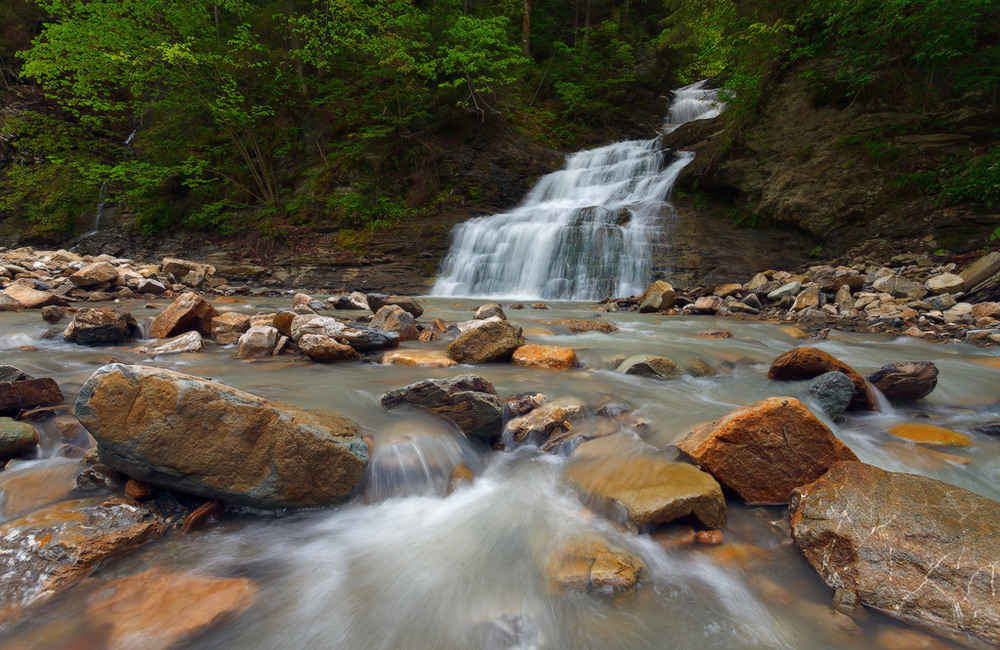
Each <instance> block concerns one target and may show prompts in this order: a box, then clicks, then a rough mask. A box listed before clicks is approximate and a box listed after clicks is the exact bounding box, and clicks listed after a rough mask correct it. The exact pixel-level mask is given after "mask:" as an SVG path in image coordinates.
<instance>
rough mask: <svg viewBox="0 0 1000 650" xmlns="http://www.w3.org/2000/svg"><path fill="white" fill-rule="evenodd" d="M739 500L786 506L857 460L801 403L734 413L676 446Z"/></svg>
mask: <svg viewBox="0 0 1000 650" xmlns="http://www.w3.org/2000/svg"><path fill="white" fill-rule="evenodd" d="M676 444H677V448H678V449H680V450H681V451H683V452H684V453H686V454H687V455H688V456H690V457H691V458H693V459H694V461H695V462H696V463H698V464H699V465H701V467H702V468H703V469H705V470H706V471H707V472H709V473H710V474H711V475H712V476H714V477H715V478H716V479H718V481H719V482H720V483H722V485H723V486H725V487H726V488H727V489H729V490H732V491H733V492H734V493H735V494H736V496H737V497H739V498H740V500H742V501H744V502H745V503H748V504H750V505H776V504H782V503H786V502H787V501H788V495H789V494H790V493H791V491H792V490H793V489H795V488H796V487H799V486H800V485H805V484H806V483H809V482H810V481H814V480H816V479H817V478H819V477H820V476H822V474H823V473H824V472H825V471H826V470H827V468H828V467H830V465H832V464H833V463H835V462H837V461H840V460H857V456H855V455H854V452H852V451H851V450H850V449H849V448H848V447H847V446H846V445H845V444H844V443H842V442H841V441H840V440H838V439H837V437H836V436H834V435H833V432H832V431H830V429H829V428H827V426H826V425H825V424H823V423H822V422H821V421H820V420H819V419H818V418H817V417H816V416H815V415H813V414H812V413H811V412H810V411H809V409H807V408H806V407H805V406H804V405H803V404H802V402H800V401H798V400H797V399H795V398H793V397H770V398H768V399H765V400H761V401H760V402H757V403H756V404H753V405H751V406H746V407H743V408H739V409H736V410H734V411H730V412H729V413H728V414H726V415H725V416H723V417H721V418H719V419H718V420H715V421H714V422H709V423H708V424H705V425H702V426H700V427H698V428H696V429H694V430H693V431H691V433H689V434H688V435H687V436H685V437H684V439H683V440H681V441H679V442H677V443H676Z"/></svg>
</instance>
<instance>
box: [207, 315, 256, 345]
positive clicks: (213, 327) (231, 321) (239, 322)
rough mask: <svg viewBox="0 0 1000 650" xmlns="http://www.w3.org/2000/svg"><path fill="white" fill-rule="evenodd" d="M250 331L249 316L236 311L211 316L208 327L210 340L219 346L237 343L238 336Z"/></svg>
mask: <svg viewBox="0 0 1000 650" xmlns="http://www.w3.org/2000/svg"><path fill="white" fill-rule="evenodd" d="M248 329H250V316H249V315H248V314H243V313H240V312H238V311H227V312H223V313H221V314H219V315H218V316H213V317H212V321H211V323H210V325H209V330H210V331H211V334H212V338H213V339H215V342H216V343H218V344H219V345H232V344H234V343H237V342H239V340H240V336H241V335H242V334H243V333H244V332H246V331H247V330H248Z"/></svg>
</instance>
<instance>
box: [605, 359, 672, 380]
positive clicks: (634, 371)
mask: <svg viewBox="0 0 1000 650" xmlns="http://www.w3.org/2000/svg"><path fill="white" fill-rule="evenodd" d="M615 372H620V373H622V374H625V375H639V376H640V377H651V378H653V379H672V378H674V377H680V376H681V375H683V374H684V370H683V369H682V368H681V367H680V366H679V365H677V363H676V362H675V361H674V360H673V359H669V358H667V357H660V356H657V355H655V354H637V355H635V356H632V357H629V358H627V359H625V360H624V361H622V362H621V364H619V365H618V367H617V368H615Z"/></svg>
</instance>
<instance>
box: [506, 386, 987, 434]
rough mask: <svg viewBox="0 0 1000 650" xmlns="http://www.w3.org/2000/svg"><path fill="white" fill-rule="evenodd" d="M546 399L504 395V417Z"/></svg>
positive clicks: (535, 405)
mask: <svg viewBox="0 0 1000 650" xmlns="http://www.w3.org/2000/svg"><path fill="white" fill-rule="evenodd" d="M547 401H548V398H547V397H545V395H544V394H542V393H522V394H520V395H513V396H511V397H505V398H504V400H503V414H504V419H506V420H511V419H513V418H516V417H520V416H522V415H525V414H526V413H528V412H529V411H531V410H533V409H536V408H538V407H539V406H541V405H542V404H544V403H545V402H547ZM998 428H1000V425H998ZM998 435H1000V434H998Z"/></svg>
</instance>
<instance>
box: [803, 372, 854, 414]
mask: <svg viewBox="0 0 1000 650" xmlns="http://www.w3.org/2000/svg"><path fill="white" fill-rule="evenodd" d="M809 394H810V395H812V396H813V399H815V400H816V401H817V402H818V403H819V406H820V408H821V409H823V412H824V413H826V414H827V415H828V416H830V417H831V418H835V417H837V416H838V415H840V414H841V413H843V412H844V411H845V410H847V406H848V404H850V403H851V400H852V399H853V398H854V382H852V381H851V380H850V378H849V377H848V376H847V375H845V374H844V373H842V372H837V371H833V372H824V373H823V374H822V375H820V376H818V377H816V378H815V379H813V380H812V381H810V382H809Z"/></svg>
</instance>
